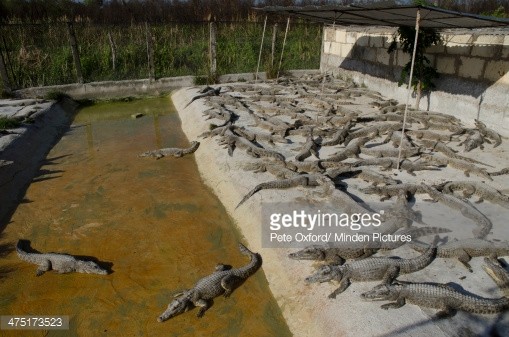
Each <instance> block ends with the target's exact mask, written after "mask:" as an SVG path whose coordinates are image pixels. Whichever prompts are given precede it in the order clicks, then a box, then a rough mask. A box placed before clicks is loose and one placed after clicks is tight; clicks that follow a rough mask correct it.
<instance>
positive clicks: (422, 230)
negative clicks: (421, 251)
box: [408, 227, 451, 238]
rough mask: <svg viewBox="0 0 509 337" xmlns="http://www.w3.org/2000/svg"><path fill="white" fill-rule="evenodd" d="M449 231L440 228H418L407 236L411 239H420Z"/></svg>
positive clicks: (410, 231) (413, 229) (448, 230)
mask: <svg viewBox="0 0 509 337" xmlns="http://www.w3.org/2000/svg"><path fill="white" fill-rule="evenodd" d="M450 232H451V230H450V229H447V228H442V227H419V228H412V229H411V230H409V231H408V234H410V235H411V236H412V238H420V237H421V236H426V235H430V234H439V233H450Z"/></svg>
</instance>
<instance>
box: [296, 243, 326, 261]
mask: <svg viewBox="0 0 509 337" xmlns="http://www.w3.org/2000/svg"><path fill="white" fill-rule="evenodd" d="M288 257H289V258H290V259H293V260H316V261H323V260H325V251H324V249H323V247H320V246H318V245H314V246H309V247H306V248H304V249H302V250H299V251H298V252H295V253H290V254H288Z"/></svg>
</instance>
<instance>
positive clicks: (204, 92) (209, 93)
mask: <svg viewBox="0 0 509 337" xmlns="http://www.w3.org/2000/svg"><path fill="white" fill-rule="evenodd" d="M220 92H221V87H217V88H215V89H214V88H212V87H206V88H205V89H203V90H201V91H200V94H199V95H196V96H194V97H193V98H192V99H191V101H190V102H189V103H187V104H186V106H185V107H184V109H185V108H187V107H188V106H189V105H190V104H191V103H193V102H194V101H196V100H197V99H200V98H203V97H207V96H218V95H219V93H220Z"/></svg>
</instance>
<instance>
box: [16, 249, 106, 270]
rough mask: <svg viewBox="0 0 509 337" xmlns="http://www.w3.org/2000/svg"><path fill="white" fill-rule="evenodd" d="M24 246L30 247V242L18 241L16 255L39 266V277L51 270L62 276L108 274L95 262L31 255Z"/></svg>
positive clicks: (58, 255) (55, 254) (46, 255)
mask: <svg viewBox="0 0 509 337" xmlns="http://www.w3.org/2000/svg"><path fill="white" fill-rule="evenodd" d="M25 245H26V246H25ZM23 246H25V247H27V248H28V247H30V241H26V240H18V243H17V245H16V253H18V257H19V258H20V259H21V260H23V261H26V262H30V263H34V264H36V265H38V266H39V268H37V272H36V275H37V276H41V275H42V274H44V272H47V271H49V270H54V271H56V272H58V273H60V274H64V273H72V272H76V273H85V274H99V275H107V274H108V271H107V270H105V269H102V268H101V267H99V266H98V265H97V264H96V263H95V262H94V261H83V260H79V259H77V258H76V257H74V256H72V255H68V254H60V253H44V254H41V253H29V252H27V251H25V250H24V249H23Z"/></svg>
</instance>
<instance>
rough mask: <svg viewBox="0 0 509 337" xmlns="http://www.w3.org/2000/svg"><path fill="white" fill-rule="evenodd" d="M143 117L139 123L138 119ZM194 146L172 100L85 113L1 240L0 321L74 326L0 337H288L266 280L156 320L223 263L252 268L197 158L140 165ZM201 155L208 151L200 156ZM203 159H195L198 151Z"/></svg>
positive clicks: (54, 151) (90, 109)
mask: <svg viewBox="0 0 509 337" xmlns="http://www.w3.org/2000/svg"><path fill="white" fill-rule="evenodd" d="M138 112H141V113H143V114H145V115H144V116H143V117H142V118H139V119H132V118H131V117H130V116H131V114H134V113H138ZM187 145H188V142H187V140H186V139H185V136H184V134H183V133H182V131H181V129H180V120H179V119H178V116H177V114H176V113H175V112H174V111H173V107H172V105H171V102H170V99H169V98H153V99H145V100H139V101H133V102H128V103H101V104H97V105H94V106H92V107H87V108H84V109H83V110H82V111H81V112H80V113H79V114H78V115H77V116H76V118H75V121H74V124H73V126H72V128H71V130H70V131H69V132H68V133H67V134H66V135H65V136H64V137H63V138H62V140H61V141H60V142H59V143H58V144H57V145H55V147H54V148H53V149H52V151H51V152H50V153H49V155H48V158H47V160H46V161H45V163H44V165H43V167H42V168H41V172H40V175H39V176H38V177H36V178H35V179H34V182H33V183H32V185H31V186H30V187H29V189H28V191H27V194H26V196H25V200H24V202H23V203H22V204H20V205H19V207H18V209H17V210H16V212H15V214H14V215H13V217H12V219H11V222H10V223H9V224H8V226H7V228H6V229H5V230H4V233H3V236H2V237H1V239H0V249H3V255H5V256H4V257H2V258H0V314H2V315H27V314H32V315H69V316H70V317H71V324H70V329H69V330H68V331H49V332H47V331H21V332H14V331H9V332H7V331H0V335H2V336H4V335H5V336H287V335H290V333H289V331H288V327H287V326H286V324H285V323H284V321H283V319H282V315H281V313H280V311H279V309H278V307H277V305H276V303H275V301H274V299H273V297H272V295H271V293H270V291H269V289H268V286H267V281H266V279H265V276H264V274H263V271H262V270H260V271H258V272H257V273H256V274H255V275H254V276H253V277H251V278H250V279H249V280H248V281H247V282H245V283H244V284H243V285H242V286H241V287H240V288H238V289H237V290H236V291H235V292H234V293H233V295H232V296H231V297H230V298H228V299H224V298H217V299H215V301H214V305H213V306H212V308H211V309H209V311H207V313H206V314H205V317H203V318H201V319H199V318H197V317H196V313H197V311H198V309H194V310H192V311H190V312H187V313H185V314H182V315H180V316H177V317H175V318H173V319H171V320H169V321H166V322H164V323H158V322H157V321H156V319H157V317H158V315H159V314H161V313H162V312H163V311H164V310H165V308H166V306H167V305H168V303H169V302H170V301H171V299H172V295H173V294H174V293H175V292H176V291H177V290H181V289H185V288H187V287H191V286H192V285H193V284H194V283H195V282H196V281H197V280H198V279H199V278H201V277H203V276H205V275H208V274H209V273H211V272H212V271H213V269H214V266H215V265H216V264H217V263H219V262H223V263H227V264H231V265H233V266H240V265H243V264H245V263H247V262H248V261H247V258H246V257H245V256H243V255H241V254H240V253H239V251H238V248H237V242H238V241H239V235H238V234H237V232H236V231H235V230H234V227H233V225H232V223H231V220H230V219H229V217H228V216H227V214H226V212H225V210H224V209H223V207H222V205H221V204H220V202H219V200H218V199H217V198H216V197H215V196H214V195H213V194H212V192H211V191H209V190H208V189H207V188H206V187H205V186H204V185H203V183H202V181H201V179H200V177H199V173H198V170H197V167H196V164H195V162H194V158H193V156H186V157H183V158H179V159H176V158H163V159H161V160H153V159H151V158H140V157H138V154H140V153H142V152H144V151H147V150H152V149H156V148H160V147H185V146H187ZM199 150H200V149H199ZM199 150H198V151H199ZM19 238H23V239H27V240H30V241H31V244H32V247H33V248H34V249H36V250H39V251H41V252H48V251H55V252H66V253H70V254H73V255H87V256H93V257H96V258H97V259H99V260H101V261H103V262H109V263H111V264H112V270H113V273H112V274H110V275H107V276H100V275H87V274H77V273H74V274H65V275H60V274H56V273H54V272H47V273H46V274H44V275H42V276H40V277H36V276H35V270H36V266H35V265H31V264H29V263H26V262H23V261H20V260H19V259H18V257H17V256H16V254H15V253H14V252H12V247H13V246H14V245H15V243H16V242H17V240H18V239H19Z"/></svg>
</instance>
